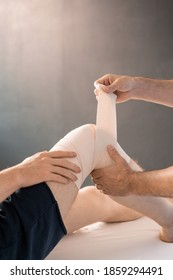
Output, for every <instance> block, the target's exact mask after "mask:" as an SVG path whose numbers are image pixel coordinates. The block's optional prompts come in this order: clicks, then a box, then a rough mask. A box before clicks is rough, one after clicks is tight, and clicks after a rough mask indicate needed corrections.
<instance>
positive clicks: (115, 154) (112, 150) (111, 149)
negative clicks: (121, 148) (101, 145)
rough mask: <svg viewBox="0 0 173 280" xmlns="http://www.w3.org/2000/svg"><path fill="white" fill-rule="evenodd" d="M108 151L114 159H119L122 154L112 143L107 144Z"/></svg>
mask: <svg viewBox="0 0 173 280" xmlns="http://www.w3.org/2000/svg"><path fill="white" fill-rule="evenodd" d="M107 151H108V154H109V156H110V157H111V158H112V159H113V160H114V161H117V160H118V159H119V158H120V157H121V156H120V154H119V153H118V151H117V150H116V149H115V147H114V146H112V145H108V146H107Z"/></svg>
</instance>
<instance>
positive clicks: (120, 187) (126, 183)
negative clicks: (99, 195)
mask: <svg viewBox="0 0 173 280" xmlns="http://www.w3.org/2000/svg"><path fill="white" fill-rule="evenodd" d="M108 153H109V155H110V157H111V158H112V159H113V160H114V162H115V164H113V165H111V166H108V167H105V168H101V169H97V170H94V171H93V172H92V173H91V176H92V178H93V181H94V183H95V185H96V187H97V188H98V189H99V190H102V191H103V192H104V193H105V194H107V195H112V196H125V195H130V194H132V193H134V184H133V182H134V179H135V176H136V172H135V171H133V170H132V169H131V168H130V166H129V165H128V164H127V162H126V161H125V160H124V158H122V157H121V156H120V155H119V153H118V152H117V151H116V149H115V148H114V147H112V146H111V147H110V146H109V147H108Z"/></svg>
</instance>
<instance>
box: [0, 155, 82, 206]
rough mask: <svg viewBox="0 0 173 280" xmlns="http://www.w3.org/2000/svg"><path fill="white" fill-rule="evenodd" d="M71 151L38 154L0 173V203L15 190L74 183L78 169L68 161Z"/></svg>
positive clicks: (72, 156)
mask: <svg viewBox="0 0 173 280" xmlns="http://www.w3.org/2000/svg"><path fill="white" fill-rule="evenodd" d="M75 156H76V154H75V153H74V152H72V151H53V152H47V151H44V152H40V153H37V154H35V155H33V156H31V157H29V158H26V159H25V160H24V161H23V162H21V163H20V164H18V165H16V166H13V167H11V168H7V169H5V170H2V171H0V202H2V201H3V200H5V199H6V198H7V197H8V196H9V195H11V194H12V193H14V192H15V191H16V190H18V189H20V188H24V187H29V186H32V185H34V184H37V183H40V182H44V181H48V182H50V181H54V182H57V183H61V184H67V183H68V182H69V181H70V180H71V181H75V180H76V175H75V174H74V173H78V172H80V168H79V167H78V166H77V165H75V164H74V163H72V162H71V161H69V159H70V158H74V157H75Z"/></svg>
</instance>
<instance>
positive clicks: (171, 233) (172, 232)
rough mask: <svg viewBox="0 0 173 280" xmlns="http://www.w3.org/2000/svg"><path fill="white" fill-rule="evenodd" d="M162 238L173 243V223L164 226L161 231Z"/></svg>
mask: <svg viewBox="0 0 173 280" xmlns="http://www.w3.org/2000/svg"><path fill="white" fill-rule="evenodd" d="M160 240H162V241H164V242H168V243H173V223H172V224H170V225H169V226H167V227H162V229H161V232H160Z"/></svg>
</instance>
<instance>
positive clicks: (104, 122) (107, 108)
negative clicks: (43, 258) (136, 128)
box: [51, 86, 139, 188]
mask: <svg viewBox="0 0 173 280" xmlns="http://www.w3.org/2000/svg"><path fill="white" fill-rule="evenodd" d="M97 101H98V104H97V117H96V125H93V124H86V125H83V126H80V127H79V128H77V129H74V130H72V131H71V132H70V133H68V134H67V135H66V136H65V137H64V138H62V139H61V140H60V141H59V142H58V143H57V144H56V145H55V146H54V147H53V148H52V149H51V150H66V151H74V152H76V154H77V157H75V158H70V159H69V160H70V161H72V162H74V163H75V164H77V165H78V166H80V168H81V172H80V173H79V174H76V176H77V177H78V180H77V181H76V182H75V183H76V186H77V187H78V188H80V187H81V185H82V183H83V181H84V180H85V179H86V177H87V176H88V175H89V174H90V173H91V172H92V171H93V170H94V169H97V168H102V167H106V166H108V165H111V164H112V163H113V161H112V159H111V158H110V157H109V155H108V152H107V146H108V145H113V146H115V147H116V149H117V150H118V152H119V153H120V155H121V156H123V157H124V159H125V160H126V161H127V162H128V163H129V164H130V165H133V166H131V167H132V168H133V169H137V170H138V169H139V167H138V165H137V164H136V163H135V162H133V161H131V160H130V157H129V156H128V155H127V154H126V153H125V152H124V151H123V149H122V148H121V147H120V145H119V144H118V143H117V120H116V104H115V101H116V96H115V95H114V94H113V93H112V94H106V93H105V92H104V91H103V90H102V87H101V86H99V90H98V96H97Z"/></svg>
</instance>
